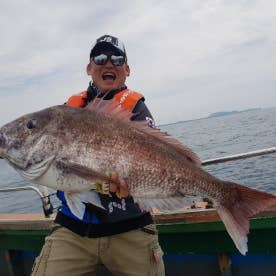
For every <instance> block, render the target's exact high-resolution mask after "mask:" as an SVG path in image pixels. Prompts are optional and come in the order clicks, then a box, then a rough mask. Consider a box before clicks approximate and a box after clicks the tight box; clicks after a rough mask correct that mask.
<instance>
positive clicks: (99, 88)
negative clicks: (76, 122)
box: [32, 35, 165, 276]
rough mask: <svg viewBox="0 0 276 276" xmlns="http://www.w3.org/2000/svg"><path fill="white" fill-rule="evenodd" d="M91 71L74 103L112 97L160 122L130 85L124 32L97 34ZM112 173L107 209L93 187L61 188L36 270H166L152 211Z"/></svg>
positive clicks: (102, 188) (104, 193) (136, 114)
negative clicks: (78, 190) (119, 35)
mask: <svg viewBox="0 0 276 276" xmlns="http://www.w3.org/2000/svg"><path fill="white" fill-rule="evenodd" d="M87 74H88V75H89V76H91V78H92V81H91V82H90V84H89V87H88V89H87V90H86V91H83V92H81V93H79V94H76V95H73V96H71V97H70V98H69V99H68V101H67V103H66V104H67V105H68V106H71V107H76V108H85V107H86V106H87V105H88V104H90V105H91V104H93V103H94V101H95V99H99V98H101V99H104V100H111V99H112V100H115V101H116V102H117V103H118V104H119V105H120V107H121V108H122V109H123V110H128V111H130V112H132V113H133V117H132V120H134V121H142V120H146V121H147V122H148V125H149V126H150V127H153V126H154V120H153V118H152V115H151V113H150V112H149V110H148V108H147V107H146V105H145V103H144V97H143V95H142V94H140V93H138V92H135V91H132V90H130V89H128V88H127V86H126V85H125V80H126V77H128V76H129V75H130V69H129V65H128V62H127V55H126V51H125V47H124V45H123V43H122V42H121V41H120V40H119V39H118V38H116V37H113V36H110V35H104V36H101V37H100V38H98V39H97V40H96V42H95V44H94V46H93V47H92V49H91V52H90V61H89V64H88V65H87ZM83 123H85V122H83ZM99 127H101V126H100V125H99ZM79 135H80V136H81V135H82V134H81V133H80V134H79ZM99 139H101V137H99ZM126 150H127V148H126ZM118 158H119V156H118ZM115 162H116V161H115ZM109 173H110V174H111V175H110V178H111V179H112V180H114V182H111V183H108V182H106V183H105V182H97V183H95V184H96V187H97V193H98V194H99V197H100V203H99V205H102V206H103V207H104V208H105V209H103V208H100V207H97V206H95V205H92V204H90V203H88V202H89V199H88V198H89V197H93V194H92V192H90V191H85V192H83V193H75V194H74V193H72V194H70V193H68V194H66V193H64V192H62V191H58V193H57V195H58V198H59V199H60V200H61V202H62V206H61V208H60V210H59V211H58V214H57V216H56V219H55V225H54V227H53V230H52V232H51V234H50V235H49V236H48V237H47V238H46V242H45V244H44V246H43V248H42V251H41V253H40V255H39V256H38V257H37V259H36V261H35V265H34V268H33V274H32V275H49V276H52V275H59V276H61V275H74V276H75V275H88V274H89V275H96V271H97V269H98V267H99V266H100V265H104V266H105V267H106V268H108V269H109V270H110V271H111V272H112V273H113V275H118V276H119V275H120V276H122V275H129V276H131V275H141V276H144V275H158V276H159V275H160V276H161V275H164V274H165V272H164V264H163V260H162V255H163V252H162V250H161V248H160V246H159V243H158V235H157V231H156V227H155V225H154V223H153V219H152V217H151V215H150V213H149V212H147V211H143V210H141V209H140V207H139V206H138V204H137V203H135V202H134V200H133V198H132V197H131V196H130V195H129V191H128V188H127V185H126V184H127V183H125V182H124V181H123V180H119V179H118V173H116V172H109ZM116 182H117V183H119V185H116V184H114V183H116ZM83 202H86V203H85V204H83Z"/></svg>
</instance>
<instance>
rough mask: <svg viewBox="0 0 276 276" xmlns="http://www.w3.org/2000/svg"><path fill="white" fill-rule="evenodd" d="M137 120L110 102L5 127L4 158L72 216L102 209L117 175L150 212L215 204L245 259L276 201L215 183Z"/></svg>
mask: <svg viewBox="0 0 276 276" xmlns="http://www.w3.org/2000/svg"><path fill="white" fill-rule="evenodd" d="M132 115H133V114H131V113H130V112H128V111H125V110H122V109H121V108H120V107H119V106H117V105H116V103H115V102H112V101H104V100H100V101H99V102H96V103H95V102H94V103H91V104H89V105H88V106H87V107H86V109H79V108H73V107H69V106H64V105H63V106H54V107H50V108H47V109H44V110H42V111H39V112H35V113H32V114H28V115H25V116H22V117H21V118H19V119H17V120H15V121H13V122H11V123H9V124H7V125H5V126H3V127H2V128H1V129H0V157H2V158H4V159H6V160H7V161H8V162H9V163H10V164H11V165H12V166H13V167H14V168H15V169H16V170H17V171H18V172H19V173H20V174H21V175H22V177H23V178H25V179H26V180H28V181H31V182H33V183H37V184H40V185H45V186H48V187H51V188H54V189H58V190H62V191H65V192H66V196H67V199H68V202H71V205H70V206H69V207H70V208H72V209H74V208H79V207H77V206H79V204H77V203H80V202H90V203H92V204H94V205H97V206H99V207H102V206H101V203H100V200H99V197H98V194H97V192H96V191H95V190H93V189H95V185H94V183H96V182H99V181H100V182H110V181H112V180H111V179H110V177H109V175H110V173H111V172H118V174H119V179H124V180H125V181H126V183H127V185H128V188H129V191H130V194H131V195H132V196H133V198H134V200H135V201H136V202H138V203H139V204H140V206H142V208H143V209H146V210H150V209H151V208H152V207H157V208H158V209H160V210H161V211H174V210H177V209H180V208H181V206H183V197H184V195H185V194H192V195H199V196H203V197H208V198H210V199H211V200H212V201H213V204H214V207H215V208H216V209H217V211H218V214H219V215H220V217H221V219H222V221H223V223H224V225H225V227H226V229H227V231H228V233H229V235H230V236H231V237H232V239H233V241H234V243H235V245H236V247H237V248H238V249H239V251H240V252H241V253H242V254H245V253H246V252H247V234H248V232H249V221H248V218H249V217H250V216H253V215H254V214H256V213H258V212H260V211H262V210H264V209H266V208H268V207H270V206H273V205H276V197H275V196H274V195H272V194H269V193H265V192H261V191H257V190H254V189H250V188H247V187H244V186H242V185H239V184H236V183H232V182H227V181H223V180H220V179H218V178H216V177H214V176H212V175H211V174H209V173H207V172H205V171H204V170H203V169H202V168H201V166H200V160H199V158H198V157H197V156H196V154H194V153H193V152H192V151H191V150H190V149H189V148H187V147H186V146H184V145H182V144H181V143H180V142H179V141H177V140H176V139H174V138H172V137H170V136H168V135H167V134H166V133H163V132H161V131H159V130H158V129H152V128H149V127H148V126H147V124H146V123H145V122H137V121H132V122H131V123H130V119H131V116H132ZM117 184H118V183H117ZM91 189H92V191H91ZM87 191H90V192H87ZM75 213H76V214H80V213H81V211H80V210H75Z"/></svg>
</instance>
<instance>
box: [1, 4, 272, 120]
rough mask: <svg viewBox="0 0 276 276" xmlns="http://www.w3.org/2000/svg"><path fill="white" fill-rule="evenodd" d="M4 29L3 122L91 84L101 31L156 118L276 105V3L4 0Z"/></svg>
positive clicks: (192, 116) (182, 117)
mask: <svg viewBox="0 0 276 276" xmlns="http://www.w3.org/2000/svg"><path fill="white" fill-rule="evenodd" d="M0 26H1V28H0V37H1V43H0V125H3V124H4V123H7V122H9V121H11V120H13V119H15V118H17V117H18V116H21V115H23V114H26V113H30V112H34V111H38V110H40V109H42V108H46V107H49V106H53V105H57V104H63V103H64V102H65V101H66V100H67V99H68V97H70V96H71V95H72V94H75V93H78V92H81V91H83V90H85V89H86V88H87V86H88V83H89V81H90V78H89V77H88V76H87V74H86V65H87V63H88V61H89V53H90V50H91V46H92V45H93V44H94V42H95V40H96V39H97V38H98V37H99V36H101V35H103V34H111V35H114V36H117V37H119V38H120V39H121V40H122V41H123V42H124V44H125V47H126V51H127V55H128V62H129V65H130V69H131V74H130V77H129V78H128V79H127V83H126V84H127V85H128V87H129V88H131V89H133V90H135V91H138V92H141V93H142V94H144V96H145V98H146V104H147V106H148V108H149V109H150V110H151V113H152V115H153V116H154V118H155V120H156V122H157V124H166V123H172V122H176V121H182V120H190V119H197V118H201V117H205V116H208V115H209V114H210V113H213V112H219V111H232V110H243V109H248V108H256V107H262V108H267V107H274V106H276V50H275V49H276V1H275V0H179V1H178V0H175V1H174V0H171V1H169V0H168V1H162V0H158V1H155V0H147V1H143V0H141V1H129V0H116V1H111V0H110V1H108V0H101V1H95V0H80V1H75V0H59V1H56V0H47V1H41V0H7V1H6V0H1V1H0Z"/></svg>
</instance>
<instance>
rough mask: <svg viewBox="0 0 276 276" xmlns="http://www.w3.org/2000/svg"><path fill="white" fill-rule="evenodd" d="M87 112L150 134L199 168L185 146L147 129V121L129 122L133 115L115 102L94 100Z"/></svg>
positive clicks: (193, 154)
mask: <svg viewBox="0 0 276 276" xmlns="http://www.w3.org/2000/svg"><path fill="white" fill-rule="evenodd" d="M85 108H86V109H88V110H93V111H95V112H97V113H101V114H102V115H104V116H106V117H109V118H116V119H118V120H120V121H124V122H125V123H127V124H129V125H131V126H132V127H135V128H137V129H139V130H141V131H143V132H145V133H147V134H150V135H152V136H154V137H156V138H158V139H159V140H160V141H163V142H166V143H168V144H170V145H172V146H173V147H174V148H176V149H177V150H178V151H179V152H181V153H182V154H183V155H185V156H186V158H187V159H188V160H189V161H191V162H192V163H194V164H195V165H196V166H199V167H200V166H201V161H200V159H199V157H198V156H197V155H196V154H195V153H194V152H193V151H192V150H191V149H190V148H188V147H187V146H185V145H183V144H182V143H181V142H179V141H178V140H177V139H175V138H173V137H172V136H170V135H169V134H168V133H167V132H164V131H161V130H160V129H158V128H151V127H149V125H148V123H147V121H131V118H132V117H133V116H134V115H135V114H134V113H131V112H130V111H128V110H126V109H123V108H122V107H121V106H120V104H119V103H118V102H117V101H116V100H114V99H113V100H104V99H102V98H96V99H95V100H94V101H93V102H90V103H89V104H88V105H87V106H86V107H85Z"/></svg>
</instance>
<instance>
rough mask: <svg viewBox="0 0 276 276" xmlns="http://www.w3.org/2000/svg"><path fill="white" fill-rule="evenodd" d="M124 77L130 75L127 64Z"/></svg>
mask: <svg viewBox="0 0 276 276" xmlns="http://www.w3.org/2000/svg"><path fill="white" fill-rule="evenodd" d="M126 75H127V76H129V75H130V68H129V66H128V64H127V65H126Z"/></svg>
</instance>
